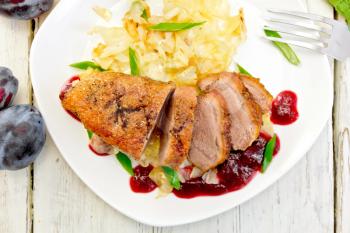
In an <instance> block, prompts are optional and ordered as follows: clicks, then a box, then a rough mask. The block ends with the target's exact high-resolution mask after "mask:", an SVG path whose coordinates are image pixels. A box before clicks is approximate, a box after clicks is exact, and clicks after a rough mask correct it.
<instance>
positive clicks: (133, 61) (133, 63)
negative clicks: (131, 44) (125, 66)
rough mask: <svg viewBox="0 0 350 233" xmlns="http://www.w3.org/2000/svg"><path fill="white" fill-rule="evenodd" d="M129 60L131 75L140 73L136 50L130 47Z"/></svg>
mask: <svg viewBox="0 0 350 233" xmlns="http://www.w3.org/2000/svg"><path fill="white" fill-rule="evenodd" d="M129 61H130V70H131V75H134V76H137V75H140V70H139V66H138V60H137V56H136V52H135V50H133V49H132V48H129Z"/></svg>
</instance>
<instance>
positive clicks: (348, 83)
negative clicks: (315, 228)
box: [334, 17, 350, 233]
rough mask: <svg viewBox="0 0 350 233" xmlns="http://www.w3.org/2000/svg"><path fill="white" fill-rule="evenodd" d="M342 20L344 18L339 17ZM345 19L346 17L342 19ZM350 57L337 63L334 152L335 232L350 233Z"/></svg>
mask: <svg viewBox="0 0 350 233" xmlns="http://www.w3.org/2000/svg"><path fill="white" fill-rule="evenodd" d="M339 18H341V17H339ZM341 20H343V18H341ZM349 109H350V58H349V59H347V61H346V62H336V64H335V99H334V122H335V124H334V151H335V180H336V193H335V194H336V196H335V201H336V202H335V217H336V223H335V226H336V229H335V230H336V231H335V232H336V233H348V232H350V221H349V219H350V135H349V134H350V132H349V130H350V112H349Z"/></svg>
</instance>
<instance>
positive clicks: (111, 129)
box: [62, 72, 175, 160]
mask: <svg viewBox="0 0 350 233" xmlns="http://www.w3.org/2000/svg"><path fill="white" fill-rule="evenodd" d="M174 89H175V87H174V85H172V84H167V83H162V82H158V81H154V80H151V79H149V78H145V77H133V76H129V75H126V74H121V73H114V72H103V73H93V74H91V75H90V76H88V77H86V78H84V79H82V80H81V81H80V82H78V83H77V84H76V85H75V86H74V87H73V88H72V89H71V90H69V91H68V92H67V93H66V94H65V96H64V98H63V100H62V105H63V107H64V108H65V109H66V110H68V111H70V112H72V113H73V114H75V115H76V116H77V117H78V118H79V119H80V120H81V122H82V123H83V124H84V126H85V127H86V128H87V129H89V130H91V131H92V132H94V133H95V134H96V135H98V136H100V137H101V139H102V140H103V141H105V142H106V143H108V144H110V145H113V146H116V147H118V148H119V149H120V150H121V151H123V152H125V153H127V154H129V155H131V156H133V157H134V158H135V159H136V160H138V159H140V157H141V155H142V152H143V150H144V148H145V145H146V144H147V140H148V138H149V136H150V134H151V133H152V131H153V129H154V127H155V125H156V123H157V120H158V118H159V115H160V113H161V111H162V108H163V106H164V104H165V103H166V102H167V100H168V98H169V97H170V96H171V94H172V92H173V91H174Z"/></svg>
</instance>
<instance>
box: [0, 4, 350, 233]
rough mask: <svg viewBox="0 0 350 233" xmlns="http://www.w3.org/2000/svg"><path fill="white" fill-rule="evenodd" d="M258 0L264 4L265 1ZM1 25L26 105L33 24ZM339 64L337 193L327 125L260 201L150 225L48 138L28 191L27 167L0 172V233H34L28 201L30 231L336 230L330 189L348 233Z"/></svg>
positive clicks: (344, 94)
mask: <svg viewBox="0 0 350 233" xmlns="http://www.w3.org/2000/svg"><path fill="white" fill-rule="evenodd" d="M286 1H288V0H286ZM300 1H302V2H303V4H304V6H305V7H306V8H307V9H309V10H310V11H312V12H315V13H318V14H323V15H325V16H328V17H332V14H333V10H332V8H331V7H330V6H329V5H328V4H327V3H326V1H323V0H300ZM255 2H257V3H259V4H260V5H262V4H266V2H268V1H263V0H255ZM0 25H1V26H0V55H1V56H0V65H6V66H8V67H10V68H11V69H12V70H13V71H14V73H15V74H16V76H17V77H18V78H21V88H20V95H19V96H18V98H17V102H20V103H28V102H29V101H30V100H31V95H30V88H29V83H28V52H29V44H30V41H31V27H30V24H29V23H28V22H18V21H10V20H7V19H4V18H2V17H0ZM3 35H5V36H3ZM336 67H337V85H336V87H337V98H336V109H335V110H336V114H335V118H334V120H335V125H336V128H335V131H334V132H335V149H336V152H337V155H336V158H337V160H336V165H337V166H336V168H337V174H338V175H337V176H336V178H337V179H336V181H337V183H336V184H337V187H336V189H335V188H334V185H333V184H334V179H333V151H332V150H333V140H332V138H333V137H332V134H333V133H332V121H331V120H330V121H329V123H328V124H327V126H326V127H325V129H324V130H323V133H322V134H321V135H320V137H319V138H318V140H317V142H316V143H315V145H314V146H313V148H312V149H311V150H310V152H309V153H308V154H307V155H306V157H305V158H304V159H303V160H302V161H301V162H300V163H299V164H297V165H296V167H295V168H294V169H292V170H291V171H290V172H289V173H288V174H287V175H286V176H285V177H283V178H282V179H281V180H280V181H278V182H277V183H276V184H274V185H273V186H272V187H270V188H269V189H268V190H266V191H265V192H263V193H262V194H260V195H259V196H257V197H255V198H254V199H252V200H250V201H249V202H247V203H245V204H243V205H241V206H240V207H237V208H235V209H233V210H231V211H228V212H226V213H224V214H221V215H219V216H217V217H213V218H211V219H208V220H205V221H202V222H199V223H194V224H189V225H184V226H179V227H172V228H153V227H150V226H146V225H142V224H139V223H137V222H134V221H133V220H131V219H129V218H127V217H125V216H123V215H121V214H120V213H118V212H116V211H115V210H113V209H112V208H111V207H109V206H108V205H106V204H105V203H104V202H103V201H101V200H100V199H99V198H98V197H96V196H95V195H94V194H93V193H92V192H91V191H90V190H89V189H88V188H87V187H86V186H85V185H84V184H83V183H82V182H81V181H80V180H79V178H78V177H77V176H76V175H75V174H74V173H73V172H72V170H71V169H70V168H69V167H68V166H67V164H66V163H65V161H64V160H63V159H62V157H61V155H60V154H59V152H58V151H57V149H56V147H55V146H54V145H53V143H52V141H51V139H50V137H48V141H47V144H46V146H45V148H44V151H43V152H42V154H41V156H40V157H39V158H38V160H37V162H36V163H35V165H34V190H33V191H31V187H30V186H31V182H30V178H31V176H30V169H25V170H22V171H19V172H0V206H1V211H0V232H6V233H7V232H8V233H12V232H16V233H17V232H31V220H32V217H31V215H30V213H31V212H30V205H31V201H33V220H34V222H33V224H34V226H33V232H35V233H37V232H38V233H48V232H63V233H66V232H72V233H73V232H74V233H75V232H84V233H85V232H91V233H95V232H96V233H99V232H104V233H108V232H116V233H117V232H123V233H124V232H169V233H170V232H174V233H175V232H179V233H180V232H181V233H182V232H184V233H185V232H191V233H192V232H194V233H195V232H198V233H202V232H224V233H227V232H234V233H238V232H239V233H248V232H259V233H261V232H269V233H281V232H293V233H299V232H300V233H301V232H317V233H324V232H327V233H328V232H334V229H333V228H334V223H335V220H334V217H335V216H334V214H333V213H334V201H335V200H334V190H336V204H337V205H336V207H337V208H336V210H337V212H336V217H337V220H336V226H337V232H338V233H340V232H343V233H347V232H350V226H349V225H350V224H349V221H348V219H349V217H350V198H349V197H350V185H349V173H350V171H349V169H350V161H349V132H348V130H349V125H350V121H349V119H350V117H349V113H347V109H349V103H350V96H349V95H348V90H349V88H350V82H349V81H348V80H349V78H350V73H349V70H350V62H348V63H347V64H343V65H340V64H338V65H337V66H336ZM330 118H331V116H330ZM31 196H32V198H31ZM31 199H32V200H31Z"/></svg>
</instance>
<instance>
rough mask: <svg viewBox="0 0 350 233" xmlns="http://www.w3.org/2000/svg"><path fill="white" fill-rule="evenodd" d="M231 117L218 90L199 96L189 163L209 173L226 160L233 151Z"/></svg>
mask: <svg viewBox="0 0 350 233" xmlns="http://www.w3.org/2000/svg"><path fill="white" fill-rule="evenodd" d="M230 147H231V144H230V118H229V113H228V112H227V107H226V103H225V100H224V99H223V97H222V96H221V95H220V94H219V93H218V92H217V91H215V90H214V91H211V92H209V93H205V94H203V95H201V96H199V97H198V105H197V108H196V111H195V122H194V128H193V136H192V144H191V149H190V153H189V160H190V161H191V162H192V163H193V164H194V165H195V166H196V167H198V168H200V169H201V170H203V171H207V170H209V169H210V168H214V167H216V166H217V165H219V164H220V163H222V162H224V161H225V160H226V159H227V156H228V154H229V152H230Z"/></svg>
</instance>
